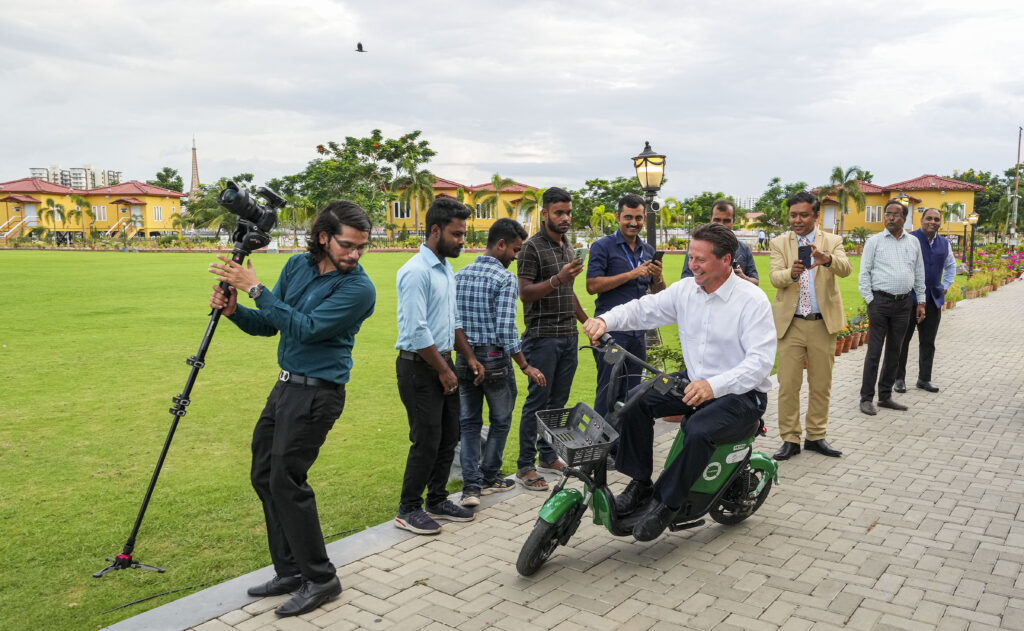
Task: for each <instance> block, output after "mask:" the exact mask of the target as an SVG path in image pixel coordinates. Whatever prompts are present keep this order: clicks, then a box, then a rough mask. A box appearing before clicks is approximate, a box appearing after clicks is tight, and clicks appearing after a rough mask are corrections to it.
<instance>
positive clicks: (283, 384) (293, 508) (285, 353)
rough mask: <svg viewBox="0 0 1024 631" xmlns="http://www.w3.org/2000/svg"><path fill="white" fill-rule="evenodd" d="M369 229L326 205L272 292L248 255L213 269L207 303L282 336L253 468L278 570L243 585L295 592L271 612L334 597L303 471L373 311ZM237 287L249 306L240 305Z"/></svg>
mask: <svg viewBox="0 0 1024 631" xmlns="http://www.w3.org/2000/svg"><path fill="white" fill-rule="evenodd" d="M370 227H371V226H370V218H369V217H368V216H367V214H366V211H365V210H363V209H362V208H360V207H359V206H357V205H355V204H353V203H352V202H347V201H336V202H331V203H330V204H328V205H327V206H326V207H325V208H324V209H323V211H322V212H321V213H320V215H319V216H318V217H317V218H316V220H315V221H314V222H313V227H312V228H311V230H310V234H311V235H312V236H311V237H310V239H309V242H308V250H309V251H308V252H305V253H303V254H296V255H295V256H293V257H291V258H290V259H288V262H287V263H285V266H284V269H283V270H282V271H281V276H280V278H278V281H277V284H276V285H275V286H274V289H273V291H271V290H268V289H267V288H266V287H264V286H263V284H262V283H260V282H259V280H258V279H257V278H256V271H255V270H254V269H253V266H252V260H249V261H248V265H247V266H245V267H243V266H241V265H239V264H238V263H235V262H233V261H231V259H230V258H228V257H226V256H220V257H218V258H219V259H220V260H221V261H222V263H214V264H212V265H211V266H210V271H211V272H212V273H213V274H215V275H216V277H217V280H218V281H222V282H226V283H228V284H229V285H231V289H230V295H228V296H225V295H224V293H223V292H222V291H221V290H220V288H219V286H215V287H214V291H213V294H212V295H211V296H210V306H211V307H213V308H214V309H221V310H222V314H223V315H225V316H227V317H228V319H229V320H231V321H232V322H234V323H235V325H237V326H238V328H240V329H241V330H243V331H245V332H246V333H248V334H249V335H261V336H273V335H276V334H277V333H280V334H281V341H280V342H279V344H278V347H277V361H278V364H279V365H280V367H281V373H280V375H279V376H278V381H277V384H276V385H275V386H274V388H273V390H271V392H270V396H269V397H268V398H267V404H266V407H265V408H264V409H263V412H262V413H261V414H260V418H259V420H258V421H257V422H256V427H255V429H254V430H253V437H252V471H251V479H252V485H253V488H255V489H256V494H257V495H258V496H259V498H260V501H261V502H262V503H263V513H264V516H265V518H266V522H267V542H268V545H269V547H270V558H271V560H272V561H273V563H274V570H275V572H276V576H275V577H274V578H273V579H272V580H270V581H268V582H267V583H264V584H262V585H257V586H255V587H252V588H250V589H249V591H248V593H249V595H250V596H256V597H266V596H276V595H281V594H288V593H291V592H295V594H294V596H293V597H292V599H291V600H289V601H288V602H286V603H284V604H283V605H281V606H280V607H278V608H277V610H276V613H277V614H278V615H280V616H296V615H299V614H302V613H306V612H308V611H312V610H313V609H316V608H317V607H319V606H320V605H322V604H323V603H325V602H327V601H329V600H331V599H332V598H334V597H336V596H337V595H338V594H340V593H341V583H340V581H339V580H338V576H337V573H336V572H335V568H334V565H333V564H332V563H331V560H330V558H328V556H327V549H326V547H325V546H324V539H323V532H322V531H321V529H320V518H319V516H318V514H317V509H316V498H315V496H314V494H313V489H312V488H311V487H310V486H309V484H308V483H307V482H306V474H307V472H308V471H309V468H310V467H311V466H313V463H314V462H315V461H316V457H317V454H318V453H319V452H320V447H321V446H322V445H323V443H324V440H325V439H326V438H327V432H329V431H330V430H331V428H332V427H333V426H334V422H335V421H336V420H337V419H338V417H340V416H341V411H342V409H343V408H344V407H345V384H346V383H347V382H348V380H349V372H350V371H351V369H352V346H353V345H354V344H355V335H356V333H357V332H358V331H359V327H360V326H361V325H362V323H363V321H364V320H365V319H366V318H368V317H369V316H370V314H372V313H373V306H374V303H375V301H376V290H375V289H374V287H373V283H371V282H370V278H369V277H368V276H367V275H366V272H365V271H363V268H362V266H360V265H359V258H360V257H361V256H362V255H363V253H365V252H366V248H367V246H368V245H369V239H370ZM239 291H242V292H246V293H247V294H248V295H249V297H250V298H252V299H253V301H254V302H255V304H256V308H255V309H251V308H248V307H244V306H241V305H239V304H237V300H238V292H239Z"/></svg>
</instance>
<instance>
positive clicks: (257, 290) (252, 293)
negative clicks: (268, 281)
mask: <svg viewBox="0 0 1024 631" xmlns="http://www.w3.org/2000/svg"><path fill="white" fill-rule="evenodd" d="M264 289H266V287H265V286H264V285H263V283H257V284H255V285H253V286H252V287H250V288H249V297H250V298H252V299H253V300H256V299H257V298H259V297H260V296H261V295H262V294H263V290H264Z"/></svg>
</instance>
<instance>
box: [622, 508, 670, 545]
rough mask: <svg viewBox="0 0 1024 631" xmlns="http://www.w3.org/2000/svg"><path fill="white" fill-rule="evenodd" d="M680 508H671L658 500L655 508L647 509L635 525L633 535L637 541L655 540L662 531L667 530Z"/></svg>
mask: <svg viewBox="0 0 1024 631" xmlns="http://www.w3.org/2000/svg"><path fill="white" fill-rule="evenodd" d="M678 512H679V509H678V508H670V507H668V506H666V505H664V504H662V503H661V502H658V503H657V504H656V505H655V506H654V508H652V509H651V510H649V511H647V514H646V515H644V516H643V518H642V519H641V520H640V521H638V522H637V523H636V525H635V526H633V536H634V537H635V538H636V540H637V541H653V540H654V539H657V538H658V537H659V536H660V535H661V533H663V532H665V529H666V528H668V525H669V524H671V523H672V520H673V519H674V518H675V516H676V513H678Z"/></svg>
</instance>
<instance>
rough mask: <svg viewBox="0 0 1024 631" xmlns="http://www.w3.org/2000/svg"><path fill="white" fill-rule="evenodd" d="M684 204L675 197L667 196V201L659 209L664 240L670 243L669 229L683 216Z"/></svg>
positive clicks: (677, 223)
mask: <svg viewBox="0 0 1024 631" xmlns="http://www.w3.org/2000/svg"><path fill="white" fill-rule="evenodd" d="M682 210H683V205H682V203H681V202H680V201H679V200H678V199H676V198H675V197H667V198H665V203H664V204H662V205H661V210H659V211H658V219H659V221H660V222H661V236H662V241H664V242H665V243H668V229H669V228H675V227H676V226H677V225H679V222H680V220H681V218H682V216H683V212H682Z"/></svg>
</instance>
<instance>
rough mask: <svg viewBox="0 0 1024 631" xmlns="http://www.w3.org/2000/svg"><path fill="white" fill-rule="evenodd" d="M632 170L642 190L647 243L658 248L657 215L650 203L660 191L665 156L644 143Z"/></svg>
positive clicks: (649, 144)
mask: <svg viewBox="0 0 1024 631" xmlns="http://www.w3.org/2000/svg"><path fill="white" fill-rule="evenodd" d="M633 168H635V169H636V179H637V180H639V181H640V188H642V189H644V210H645V211H646V213H647V243H649V244H650V245H651V247H653V248H655V249H657V247H658V232H657V214H656V213H655V210H654V207H653V205H652V202H654V196H655V195H656V194H657V193H658V190H660V189H661V180H662V178H663V177H665V156H663V155H661V154H660V153H655V152H654V150H653V149H651V143H650V141H646V142H644V150H643V151H642V152H641V153H640V155H638V156H635V157H634V158H633Z"/></svg>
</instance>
